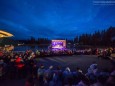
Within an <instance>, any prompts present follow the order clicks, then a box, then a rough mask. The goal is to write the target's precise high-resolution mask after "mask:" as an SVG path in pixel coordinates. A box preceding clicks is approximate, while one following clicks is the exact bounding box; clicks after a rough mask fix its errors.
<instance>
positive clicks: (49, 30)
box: [0, 0, 115, 39]
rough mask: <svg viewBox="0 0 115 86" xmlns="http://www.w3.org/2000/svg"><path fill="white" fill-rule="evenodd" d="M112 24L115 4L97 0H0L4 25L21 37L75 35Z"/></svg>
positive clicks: (67, 36) (1, 18)
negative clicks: (99, 2)
mask: <svg viewBox="0 0 115 86" xmlns="http://www.w3.org/2000/svg"><path fill="white" fill-rule="evenodd" d="M95 1H96V0H95ZM98 1H99V0H98ZM103 1H104V0H103ZM108 1H109V0H108ZM110 26H115V4H112V5H110V4H105V5H101V4H97V5H95V3H94V0H0V29H2V30H5V31H8V32H10V33H12V34H14V37H15V38H17V39H25V38H29V37H30V36H33V37H36V38H38V37H48V38H51V39H55V38H69V39H71V38H73V37H75V36H76V35H80V34H82V33H94V31H97V30H103V29H107V28H109V27H110Z"/></svg>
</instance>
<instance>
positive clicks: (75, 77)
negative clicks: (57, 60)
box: [0, 50, 115, 86]
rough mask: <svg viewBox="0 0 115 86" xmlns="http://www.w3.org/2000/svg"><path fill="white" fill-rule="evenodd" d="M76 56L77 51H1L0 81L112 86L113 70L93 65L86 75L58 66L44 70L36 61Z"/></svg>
mask: <svg viewBox="0 0 115 86" xmlns="http://www.w3.org/2000/svg"><path fill="white" fill-rule="evenodd" d="M79 51H80V50H79ZM89 51H90V50H89ZM89 51H87V52H89ZM77 52H78V51H72V50H63V51H61V50H59V51H57V50H54V51H47V52H46V51H38V50H36V52H33V51H32V50H27V51H25V52H13V51H11V52H2V51H1V52H0V81H2V80H4V79H6V78H9V79H23V78H27V77H28V76H29V77H28V79H27V81H26V83H25V86H36V84H37V83H36V82H35V81H36V80H37V81H38V86H55V85H56V86H90V85H91V86H99V85H100V86H103V85H105V84H106V85H107V86H114V84H115V83H114V81H115V70H114V68H113V69H112V70H111V71H106V70H103V71H102V70H98V65H97V64H96V63H93V64H92V65H91V66H90V67H89V68H88V71H87V73H85V74H84V73H83V72H82V70H81V69H80V68H76V71H71V69H70V68H69V67H67V68H66V69H65V70H62V69H61V67H60V66H58V67H53V66H50V67H49V68H48V69H46V68H45V67H44V65H43V64H41V65H37V63H38V60H39V59H38V58H39V57H44V56H54V55H73V54H76V53H77ZM80 53H81V52H80ZM82 53H83V51H82ZM105 82H106V83H105ZM95 84H99V85H95Z"/></svg>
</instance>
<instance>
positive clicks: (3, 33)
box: [0, 30, 13, 38]
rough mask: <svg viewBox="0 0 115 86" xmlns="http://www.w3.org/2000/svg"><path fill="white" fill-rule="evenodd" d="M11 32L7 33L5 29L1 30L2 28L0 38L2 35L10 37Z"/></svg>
mask: <svg viewBox="0 0 115 86" xmlns="http://www.w3.org/2000/svg"><path fill="white" fill-rule="evenodd" d="M12 36H13V34H11V33H9V32H6V31H3V30H0V38H2V37H12Z"/></svg>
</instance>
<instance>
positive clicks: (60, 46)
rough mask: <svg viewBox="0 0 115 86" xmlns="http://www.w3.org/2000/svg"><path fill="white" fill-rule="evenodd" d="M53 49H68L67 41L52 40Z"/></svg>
mask: <svg viewBox="0 0 115 86" xmlns="http://www.w3.org/2000/svg"><path fill="white" fill-rule="evenodd" d="M52 48H53V49H64V48H66V40H52Z"/></svg>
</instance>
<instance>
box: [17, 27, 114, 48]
mask: <svg viewBox="0 0 115 86" xmlns="http://www.w3.org/2000/svg"><path fill="white" fill-rule="evenodd" d="M113 37H115V27H109V28H108V29H107V30H102V31H99V30H98V31H95V32H94V33H92V34H87V33H85V34H82V35H80V36H76V37H75V38H74V39H72V40H68V39H65V40H66V41H67V43H71V44H76V43H77V44H79V45H93V46H111V45H113V44H114V43H115V42H114V40H112V38H113ZM18 41H19V42H23V43H25V44H51V40H50V39H48V38H38V39H35V38H34V37H31V38H30V39H28V40H18Z"/></svg>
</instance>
